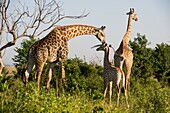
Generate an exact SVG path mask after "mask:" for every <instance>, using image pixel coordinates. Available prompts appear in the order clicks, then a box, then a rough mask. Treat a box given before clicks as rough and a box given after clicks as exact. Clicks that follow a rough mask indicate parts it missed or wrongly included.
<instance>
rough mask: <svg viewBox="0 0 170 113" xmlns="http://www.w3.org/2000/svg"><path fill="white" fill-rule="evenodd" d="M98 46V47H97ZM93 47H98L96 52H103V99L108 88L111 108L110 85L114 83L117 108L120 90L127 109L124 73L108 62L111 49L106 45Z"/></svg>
mask: <svg viewBox="0 0 170 113" xmlns="http://www.w3.org/2000/svg"><path fill="white" fill-rule="evenodd" d="M98 46H99V47H98ZM94 47H98V48H97V49H96V51H104V75H103V78H104V98H105V97H106V93H107V89H108V87H109V97H110V106H111V103H112V101H111V98H112V84H113V83H114V86H115V88H116V95H117V107H118V106H119V96H120V92H121V90H122V91H123V92H124V96H125V100H126V105H127V107H128V108H129V104H128V100H127V94H126V88H125V75H124V72H123V71H122V70H121V69H120V68H118V67H115V66H113V65H112V64H111V62H110V60H109V47H112V46H111V45H108V44H105V45H103V44H100V45H96V46H94Z"/></svg>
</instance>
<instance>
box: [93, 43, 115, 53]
mask: <svg viewBox="0 0 170 113" xmlns="http://www.w3.org/2000/svg"><path fill="white" fill-rule="evenodd" d="M95 47H98V48H97V49H96V51H105V52H107V51H108V49H109V47H112V46H111V45H110V44H107V43H105V44H99V45H95V46H93V47H92V48H95Z"/></svg>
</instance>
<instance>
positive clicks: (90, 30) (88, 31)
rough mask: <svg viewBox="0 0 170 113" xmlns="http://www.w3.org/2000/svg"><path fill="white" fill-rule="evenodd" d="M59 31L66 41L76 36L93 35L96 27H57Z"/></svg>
mask: <svg viewBox="0 0 170 113" xmlns="http://www.w3.org/2000/svg"><path fill="white" fill-rule="evenodd" d="M56 29H57V30H59V31H60V34H61V35H63V37H65V38H66V39H67V40H70V39H72V38H74V37H76V36H80V35H95V29H97V28H96V27H93V26H87V25H69V26H59V27H57V28H56Z"/></svg>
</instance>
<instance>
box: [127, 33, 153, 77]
mask: <svg viewBox="0 0 170 113" xmlns="http://www.w3.org/2000/svg"><path fill="white" fill-rule="evenodd" d="M147 45H149V43H148V40H147V39H146V36H145V35H140V34H137V38H134V41H133V42H132V41H130V46H131V48H132V52H133V55H134V59H133V60H134V63H133V68H132V73H133V75H134V76H135V77H137V78H138V77H140V78H145V79H147V77H149V76H152V74H153V68H152V67H153V61H154V57H153V55H152V53H153V50H152V49H151V48H147Z"/></svg>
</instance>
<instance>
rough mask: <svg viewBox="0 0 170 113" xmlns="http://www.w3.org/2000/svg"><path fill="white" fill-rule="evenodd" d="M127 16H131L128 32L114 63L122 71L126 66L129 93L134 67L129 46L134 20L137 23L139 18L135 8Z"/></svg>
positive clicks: (117, 51)
mask: <svg viewBox="0 0 170 113" xmlns="http://www.w3.org/2000/svg"><path fill="white" fill-rule="evenodd" d="M127 15H129V19H128V25H127V31H126V33H125V35H124V37H123V40H122V42H121V44H120V46H119V48H118V49H117V50H116V54H115V55H114V63H115V66H116V67H120V69H122V68H123V65H124V64H125V69H126V73H125V75H126V88H127V90H128V91H130V74H131V68H132V65H133V53H132V51H131V49H130V48H129V46H128V44H129V40H130V36H131V33H132V20H135V21H137V20H138V18H137V16H136V12H135V10H134V8H130V12H128V13H127Z"/></svg>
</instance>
